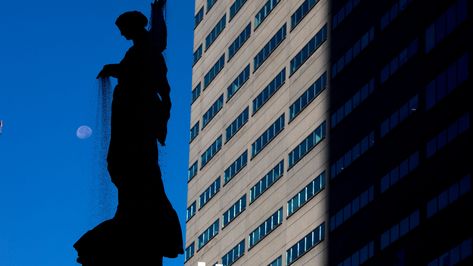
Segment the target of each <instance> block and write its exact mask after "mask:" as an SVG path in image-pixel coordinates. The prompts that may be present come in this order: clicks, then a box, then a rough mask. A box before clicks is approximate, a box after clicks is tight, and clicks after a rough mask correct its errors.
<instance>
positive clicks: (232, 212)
mask: <svg viewBox="0 0 473 266" xmlns="http://www.w3.org/2000/svg"><path fill="white" fill-rule="evenodd" d="M245 209H246V194H245V195H243V197H241V198H240V199H239V200H237V202H235V204H233V205H232V206H231V207H230V208H229V209H228V210H226V211H225V212H224V213H223V217H222V228H225V226H227V225H228V224H230V223H231V222H232V221H233V220H235V218H236V217H238V215H240V214H241V213H242V212H243V211H244V210H245Z"/></svg>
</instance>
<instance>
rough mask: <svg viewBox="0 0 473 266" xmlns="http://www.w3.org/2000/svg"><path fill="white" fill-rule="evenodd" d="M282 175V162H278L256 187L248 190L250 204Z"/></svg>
mask: <svg viewBox="0 0 473 266" xmlns="http://www.w3.org/2000/svg"><path fill="white" fill-rule="evenodd" d="M283 174H284V160H282V161H280V162H279V163H278V164H277V165H276V166H275V167H274V168H273V169H271V170H270V171H269V172H268V173H267V174H266V175H265V176H264V177H263V178H261V179H260V180H259V181H258V183H256V185H254V186H253V187H252V188H251V189H250V204H251V203H253V202H254V201H255V200H256V199H258V198H259V197H260V196H261V195H262V194H263V193H264V192H265V191H266V190H268V189H269V188H270V187H271V186H272V185H273V184H274V183H276V181H278V180H279V178H281V176H282V175H283Z"/></svg>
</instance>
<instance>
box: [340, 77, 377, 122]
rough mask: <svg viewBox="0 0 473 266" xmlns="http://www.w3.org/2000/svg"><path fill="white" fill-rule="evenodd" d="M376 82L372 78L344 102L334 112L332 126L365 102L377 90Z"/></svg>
mask: <svg viewBox="0 0 473 266" xmlns="http://www.w3.org/2000/svg"><path fill="white" fill-rule="evenodd" d="M375 86H376V83H375V81H374V78H372V79H370V81H368V83H366V84H365V85H363V87H361V89H359V90H357V91H356V92H355V94H353V96H352V97H350V99H348V100H347V101H346V102H345V103H344V104H342V105H341V106H340V107H339V108H338V109H337V110H336V111H334V112H333V114H332V117H331V120H332V123H331V126H332V128H334V127H335V126H337V125H338V124H339V123H340V122H341V121H342V120H343V119H344V118H345V117H347V116H348V115H349V114H350V113H351V112H353V110H355V109H356V108H357V107H358V106H360V105H361V103H363V102H364V101H365V100H366V99H367V98H368V96H370V95H371V94H372V93H373V92H374V90H375Z"/></svg>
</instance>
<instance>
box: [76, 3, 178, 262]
mask: <svg viewBox="0 0 473 266" xmlns="http://www.w3.org/2000/svg"><path fill="white" fill-rule="evenodd" d="M165 2H166V1H165V0H160V1H157V0H155V1H154V3H153V4H152V21H151V29H150V30H149V31H148V30H147V29H146V26H147V24H148V19H147V18H146V16H144V15H143V14H142V13H140V12H138V11H131V12H126V13H124V14H122V15H120V16H119V17H118V19H117V20H116V22H115V24H116V25H117V26H118V28H119V29H120V32H121V34H122V35H123V36H124V37H125V38H126V39H127V40H132V41H133V46H132V47H131V48H130V49H129V50H128V51H127V53H126V55H125V57H124V58H123V60H122V61H121V62H120V63H119V64H110V65H105V66H104V67H103V69H102V71H100V73H99V75H98V78H107V77H115V78H117V80H118V83H117V86H116V87H115V90H114V92H113V101H112V118H111V134H110V135H111V136H110V146H109V150H108V156H107V163H108V171H109V174H110V176H111V179H112V182H113V183H114V184H115V186H116V187H117V189H118V207H117V211H116V213H115V216H114V217H113V219H111V220H107V221H105V222H103V223H101V224H99V225H98V226H97V227H95V228H94V229H92V230H90V231H89V232H87V233H86V234H84V235H83V236H82V237H81V238H80V239H79V241H77V242H76V243H75V244H74V247H75V248H76V250H77V252H78V255H79V257H78V259H77V261H78V262H79V263H82V264H83V265H86V266H90V265H93V266H95V265H100V266H101V265H162V257H163V256H165V257H171V258H174V257H176V256H177V255H178V254H182V253H183V247H182V232H181V228H180V224H179V220H178V218H177V214H176V212H175V211H174V209H173V208H172V206H171V203H170V202H169V200H168V198H167V196H166V194H165V192H164V186H163V183H162V180H161V171H160V169H159V165H158V146H157V141H156V140H158V141H159V142H160V143H161V144H162V145H164V144H165V140H166V134H167V121H168V119H169V116H170V108H171V100H170V97H169V93H170V86H169V84H168V80H167V78H166V73H167V68H166V63H165V60H164V57H163V55H162V52H163V51H164V50H165V49H166V42H167V40H166V38H167V32H166V24H165V21H164V17H163V6H164V5H165Z"/></svg>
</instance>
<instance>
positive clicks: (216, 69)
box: [204, 53, 225, 90]
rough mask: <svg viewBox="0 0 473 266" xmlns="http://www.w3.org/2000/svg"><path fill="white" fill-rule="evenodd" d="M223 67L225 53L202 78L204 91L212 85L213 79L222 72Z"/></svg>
mask: <svg viewBox="0 0 473 266" xmlns="http://www.w3.org/2000/svg"><path fill="white" fill-rule="evenodd" d="M224 66H225V53H223V55H222V56H221V57H220V58H219V59H218V60H217V62H215V64H214V65H213V66H212V67H211V68H210V70H209V72H207V74H205V76H204V90H205V89H207V87H208V86H209V85H210V83H212V81H213V80H214V79H215V77H216V76H217V75H218V74H219V73H220V71H222V69H223V67H224Z"/></svg>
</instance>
